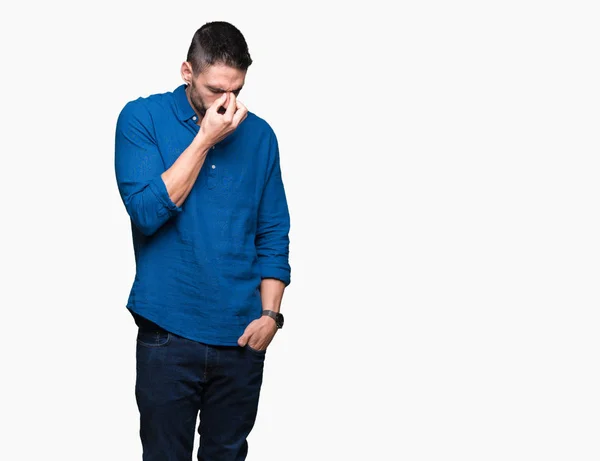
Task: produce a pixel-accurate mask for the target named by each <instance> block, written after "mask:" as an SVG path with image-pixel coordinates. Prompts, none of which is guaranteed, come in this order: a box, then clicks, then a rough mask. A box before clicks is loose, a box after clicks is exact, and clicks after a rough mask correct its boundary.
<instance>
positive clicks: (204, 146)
mask: <svg viewBox="0 0 600 461" xmlns="http://www.w3.org/2000/svg"><path fill="white" fill-rule="evenodd" d="M192 145H193V146H194V148H195V150H196V152H199V153H202V154H206V153H207V152H208V150H209V149H210V148H211V147H212V145H213V143H211V142H210V141H209V140H208V139H206V135H205V134H204V133H202V132H199V133H198V134H197V135H196V137H194V140H193V141H192Z"/></svg>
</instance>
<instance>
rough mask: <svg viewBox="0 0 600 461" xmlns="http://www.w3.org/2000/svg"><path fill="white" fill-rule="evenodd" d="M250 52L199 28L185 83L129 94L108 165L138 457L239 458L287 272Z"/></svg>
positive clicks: (218, 29) (229, 33) (278, 323)
mask: <svg viewBox="0 0 600 461" xmlns="http://www.w3.org/2000/svg"><path fill="white" fill-rule="evenodd" d="M251 63H252V59H251V58H250V54H249V52H248V47H247V44H246V41H245V39H244V37H243V35H242V34H241V32H240V31H239V30H238V29H237V28H236V27H234V26H233V25H231V24H229V23H226V22H212V23H207V24H205V25H204V26H202V27H201V28H200V29H198V30H197V31H196V33H195V34H194V37H193V39H192V43H191V46H190V48H189V51H188V55H187V60H186V61H185V62H183V63H182V65H181V76H182V78H183V80H184V82H185V83H183V84H182V85H180V86H179V87H177V88H176V89H175V90H174V91H172V92H167V93H162V94H153V95H151V96H148V97H146V98H142V97H140V98H138V99H136V100H133V101H130V102H128V103H127V104H126V105H125V107H124V108H123V109H122V111H121V112H120V114H119V117H118V120H117V127H116V142H115V170H116V178H117V183H118V187H119V192H120V194H121V197H122V199H123V203H124V205H125V208H126V210H127V213H128V214H129V216H130V218H131V230H132V234H133V246H134V254H135V261H136V275H135V280H134V282H133V286H132V288H131V293H130V295H129V299H128V302H127V308H128V309H129V310H130V312H131V313H132V315H133V317H134V319H135V321H136V324H137V325H138V333H137V346H136V385H135V395H136V400H137V404H138V408H139V411H140V438H141V442H142V447H143V459H144V461H153V460H156V461H158V460H160V461H165V460H172V461H180V460H181V461H183V460H185V461H189V460H190V459H191V457H192V451H193V443H194V433H195V423H196V418H197V416H198V412H200V425H199V428H198V432H199V434H200V444H199V451H198V460H200V461H238V460H244V459H246V454H247V450H248V444H247V436H248V434H249V433H250V431H251V430H252V427H253V425H254V421H255V418H256V413H257V407H258V399H259V392H260V387H261V384H262V373H263V365H264V360H265V354H266V349H267V346H268V345H269V343H270V342H271V340H272V339H273V336H274V335H275V333H276V331H277V330H278V329H279V328H281V327H282V325H283V316H282V315H281V314H280V312H279V310H280V305H281V300H282V297H283V292H284V289H285V287H286V286H287V285H289V283H290V266H289V263H288V247H289V238H288V232H289V227H290V220H289V213H288V206H287V201H286V196H285V191H284V187H283V182H282V176H281V169H280V162H279V150H278V144H277V139H276V137H275V134H274V132H273V130H272V129H271V127H270V126H269V125H268V124H267V122H265V121H264V120H262V119H261V118H259V117H258V116H256V115H255V114H253V113H252V112H248V110H247V109H246V107H245V106H244V105H243V104H242V103H241V102H240V101H239V100H238V99H237V96H238V94H239V93H240V91H241V89H242V87H243V86H244V80H245V76H246V72H247V69H248V67H249V66H250V64H251Z"/></svg>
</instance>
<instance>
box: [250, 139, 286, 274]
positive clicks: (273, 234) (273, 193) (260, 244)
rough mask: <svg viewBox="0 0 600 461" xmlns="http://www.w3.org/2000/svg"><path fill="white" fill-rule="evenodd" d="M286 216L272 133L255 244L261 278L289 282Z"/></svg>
mask: <svg viewBox="0 0 600 461" xmlns="http://www.w3.org/2000/svg"><path fill="white" fill-rule="evenodd" d="M289 230H290V215H289V210H288V204H287V200H286V194H285V189H284V186H283V180H282V176H281V167H280V159H279V146H278V143H277V138H276V136H275V134H274V133H273V132H271V133H270V139H269V163H268V170H267V174H266V180H265V186H264V189H263V193H262V197H261V200H260V205H259V208H258V225H257V232H256V239H255V245H256V249H257V254H258V261H259V264H260V269H261V277H262V278H275V279H278V280H281V281H282V282H283V283H285V285H286V286H287V285H289V284H290V282H291V277H290V275H291V270H290V265H289Z"/></svg>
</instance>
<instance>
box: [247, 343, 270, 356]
mask: <svg viewBox="0 0 600 461" xmlns="http://www.w3.org/2000/svg"><path fill="white" fill-rule="evenodd" d="M246 349H248V350H249V351H250V352H252V353H253V354H259V355H265V354H266V353H267V350H266V349H264V350H262V351H259V350H258V349H254V348H253V347H250V344H248V343H246Z"/></svg>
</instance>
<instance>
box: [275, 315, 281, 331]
mask: <svg viewBox="0 0 600 461" xmlns="http://www.w3.org/2000/svg"><path fill="white" fill-rule="evenodd" d="M275 322H276V323H277V328H281V327H283V314H277V318H276V319H275Z"/></svg>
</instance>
